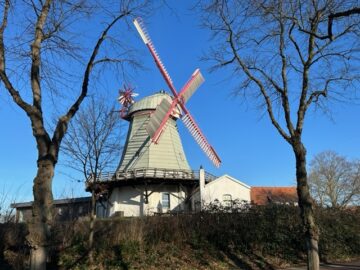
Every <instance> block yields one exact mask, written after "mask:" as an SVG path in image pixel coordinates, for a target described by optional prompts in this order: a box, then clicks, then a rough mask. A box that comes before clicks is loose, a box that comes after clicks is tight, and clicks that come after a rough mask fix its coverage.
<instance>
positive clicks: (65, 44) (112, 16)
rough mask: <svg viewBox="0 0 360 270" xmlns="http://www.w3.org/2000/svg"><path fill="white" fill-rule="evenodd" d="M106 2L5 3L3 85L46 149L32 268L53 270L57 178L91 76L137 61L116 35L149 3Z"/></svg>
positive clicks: (33, 226)
mask: <svg viewBox="0 0 360 270" xmlns="http://www.w3.org/2000/svg"><path fill="white" fill-rule="evenodd" d="M100 4H102V3H101V1H99V2H97V1H84V0H77V1H52V0H43V1H42V0H40V1H33V0H31V1H27V0H24V1H14V2H11V1H10V0H3V1H1V4H0V7H1V8H2V17H1V19H0V80H1V82H2V84H3V85H4V86H5V89H6V90H5V91H7V92H8V93H9V95H10V97H11V98H12V100H13V102H14V104H16V105H17V106H18V107H19V108H21V109H22V110H23V111H24V112H25V113H26V116H27V118H28V119H29V121H30V123H31V128H32V131H33V136H34V139H35V141H36V145H37V151H38V159H37V174H36V176H35V178H34V185H33V194H34V204H33V218H32V222H31V223H30V224H29V231H30V234H29V236H28V241H29V243H30V245H31V248H32V249H31V250H32V252H31V254H32V255H31V269H45V268H46V258H47V250H48V248H47V247H48V243H49V239H50V235H51V224H52V222H53V213H52V205H53V203H52V202H53V195H52V179H53V176H54V168H55V165H56V163H57V161H58V154H59V149H60V145H61V142H62V139H63V137H64V135H65V133H66V131H67V129H68V125H69V123H70V121H71V119H72V118H73V117H74V115H75V114H76V112H77V111H78V109H79V107H80V105H81V103H82V102H83V101H84V99H85V97H86V96H87V94H88V90H89V85H90V82H91V83H92V84H95V82H96V81H97V80H92V81H90V79H91V78H92V76H93V75H94V70H95V68H96V67H97V66H98V64H104V63H119V64H120V65H123V64H124V63H127V62H129V61H128V58H129V57H128V56H129V53H130V52H129V51H128V50H127V49H126V47H125V46H124V43H120V41H121V39H123V38H124V35H125V33H126V32H127V31H125V30H126V29H124V27H122V29H123V31H122V32H120V33H117V37H119V38H121V39H119V38H118V39H115V38H113V37H111V35H110V34H111V31H110V30H112V28H113V27H114V26H115V24H116V23H117V22H118V21H120V20H125V19H126V18H127V17H129V16H132V15H136V14H133V13H137V12H142V11H143V10H144V7H145V6H146V3H145V4H144V3H143V1H135V0H134V1H132V0H124V1H115V2H114V3H112V2H111V1H106V3H105V4H103V6H101V5H100ZM137 14H138V13H137ZM101 20H104V21H107V23H106V24H105V23H103V22H101ZM96 22H99V24H96ZM100 23H102V25H101V24H100ZM101 28H103V29H102V30H101ZM96 32H98V34H97V35H96V36H97V37H96V36H95V34H94V33H96ZM87 38H89V39H87ZM90 44H91V45H90ZM103 72H104V71H103ZM0 93H1V94H3V93H2V92H0ZM60 98H63V99H62V100H60ZM55 99H56V102H55ZM58 99H59V100H58ZM52 101H53V103H51V102H52ZM61 105H62V106H61ZM52 113H56V114H57V117H56V119H57V121H56V124H55V126H51V125H50V124H49V122H50V119H51V118H52V115H51V114H52Z"/></svg>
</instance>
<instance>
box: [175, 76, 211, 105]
mask: <svg viewBox="0 0 360 270" xmlns="http://www.w3.org/2000/svg"><path fill="white" fill-rule="evenodd" d="M204 81H205V80H204V77H203V76H202V75H201V72H200V69H197V70H195V72H194V73H193V74H192V75H191V78H190V80H189V81H188V82H187V83H186V84H185V86H184V87H183V89H182V90H181V91H180V93H179V96H180V97H181V99H182V100H181V101H183V102H184V103H186V102H187V101H188V100H189V99H190V97H191V96H192V95H193V94H194V93H195V91H196V90H197V89H198V88H199V87H200V85H201V84H202V83H203V82H204Z"/></svg>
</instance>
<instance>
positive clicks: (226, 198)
mask: <svg viewBox="0 0 360 270" xmlns="http://www.w3.org/2000/svg"><path fill="white" fill-rule="evenodd" d="M223 203H224V206H226V207H231V206H232V196H231V195H230V194H224V195H223Z"/></svg>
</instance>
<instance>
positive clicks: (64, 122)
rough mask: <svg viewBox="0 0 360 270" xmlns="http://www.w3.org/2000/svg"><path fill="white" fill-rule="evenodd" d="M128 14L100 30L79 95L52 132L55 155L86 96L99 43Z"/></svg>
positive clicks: (123, 14)
mask: <svg viewBox="0 0 360 270" xmlns="http://www.w3.org/2000/svg"><path fill="white" fill-rule="evenodd" d="M129 14H130V11H125V12H123V13H122V14H120V15H119V16H117V17H116V18H115V19H114V20H113V21H112V22H111V23H110V24H109V25H108V26H107V27H106V28H105V30H104V31H103V32H102V34H101V36H100V38H99V39H98V40H97V42H96V45H95V47H94V49H93V51H92V54H91V56H90V59H89V61H88V64H87V66H86V70H85V72H84V77H83V83H82V88H81V93H80V95H79V97H78V98H77V100H76V101H75V102H74V103H73V105H72V106H71V107H70V109H69V110H68V112H67V113H66V114H65V115H63V116H62V117H61V118H60V119H59V121H58V123H57V125H56V129H55V132H54V136H53V138H52V142H53V144H54V149H53V152H54V154H55V155H56V157H57V154H58V149H59V146H60V142H61V140H62V138H63V136H64V134H65V132H66V130H67V126H68V123H69V121H70V120H71V118H72V117H73V116H74V115H75V113H76V112H77V110H78V109H79V106H80V104H81V103H82V101H83V100H84V98H85V97H86V94H87V92H88V85H89V80H90V74H91V71H92V69H93V67H94V62H95V59H96V56H97V55H98V52H99V49H100V47H101V44H102V43H103V41H104V40H105V38H106V35H107V33H108V32H109V30H110V29H111V28H112V27H113V26H114V24H115V23H116V22H117V21H119V20H120V19H121V18H123V17H125V16H127V15H129Z"/></svg>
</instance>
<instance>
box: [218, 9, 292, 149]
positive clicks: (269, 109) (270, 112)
mask: <svg viewBox="0 0 360 270" xmlns="http://www.w3.org/2000/svg"><path fill="white" fill-rule="evenodd" d="M221 19H222V20H223V22H224V24H225V25H226V27H227V32H228V35H229V37H228V42H229V43H230V47H231V50H232V53H233V54H234V57H235V59H236V61H237V62H238V63H239V65H240V67H241V68H242V70H243V71H244V73H245V74H246V76H247V77H248V78H249V79H250V80H251V81H253V82H254V83H255V84H256V85H257V86H258V87H259V89H260V92H261V94H262V96H263V97H264V99H265V102H266V108H267V112H268V115H269V117H270V119H271V123H272V124H273V125H274V126H275V128H276V129H277V130H278V132H279V133H280V135H281V136H282V137H283V138H284V139H285V140H286V141H287V142H289V143H290V137H289V135H288V134H286V132H285V131H284V130H283V129H282V128H281V126H280V125H279V123H278V122H277V121H276V119H275V116H274V113H273V109H272V102H271V99H270V97H269V95H268V93H267V92H266V89H265V87H264V85H263V84H262V83H261V81H260V80H259V79H258V78H256V77H255V76H254V75H253V74H252V73H251V72H250V70H249V69H248V67H247V66H246V65H245V63H244V62H243V60H242V59H241V57H240V56H239V54H238V53H237V50H236V48H235V42H234V39H233V30H232V27H231V25H230V24H229V23H228V22H227V20H226V18H225V16H224V15H223V14H221Z"/></svg>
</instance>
